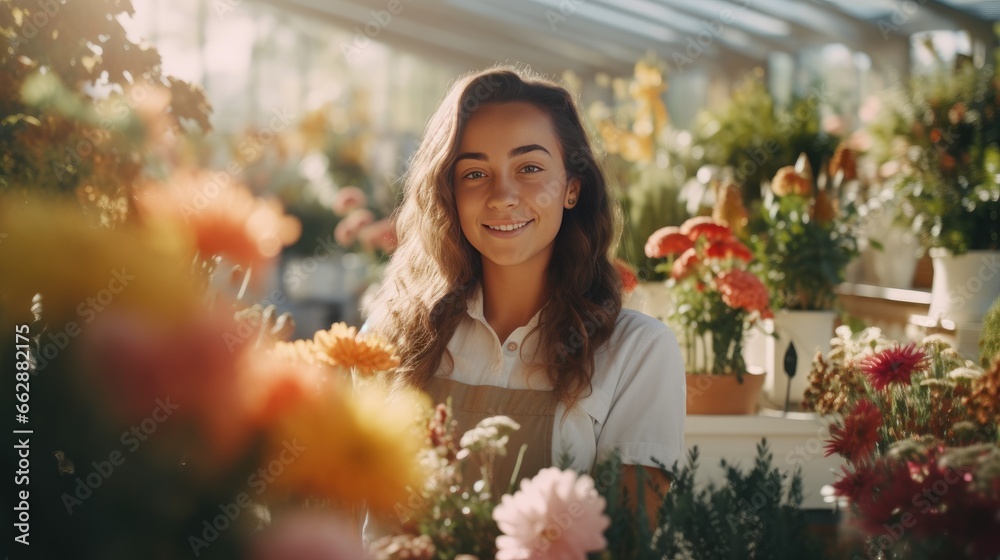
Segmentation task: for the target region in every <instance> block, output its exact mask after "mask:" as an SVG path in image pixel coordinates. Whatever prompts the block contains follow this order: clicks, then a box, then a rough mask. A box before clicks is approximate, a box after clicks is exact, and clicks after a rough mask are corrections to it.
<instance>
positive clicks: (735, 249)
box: [705, 238, 753, 262]
mask: <svg viewBox="0 0 1000 560" xmlns="http://www.w3.org/2000/svg"><path fill="white" fill-rule="evenodd" d="M705 255H706V256H707V257H710V258H714V259H724V258H726V257H734V258H737V259H740V260H741V261H743V262H750V261H751V260H752V259H753V253H751V252H750V248H749V247H747V246H746V245H744V244H743V243H741V242H740V241H738V240H737V239H735V238H729V239H722V240H720V241H713V242H712V243H710V244H709V245H708V247H706V248H705Z"/></svg>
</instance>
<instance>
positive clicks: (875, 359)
mask: <svg viewBox="0 0 1000 560" xmlns="http://www.w3.org/2000/svg"><path fill="white" fill-rule="evenodd" d="M926 360H927V355H926V354H924V351H923V350H919V349H917V346H916V344H915V343H913V342H911V343H909V344H907V345H906V346H895V347H893V348H887V349H885V350H883V351H881V352H879V353H878V354H875V355H873V356H869V357H868V358H865V359H864V360H862V361H861V364H860V365H861V371H863V372H865V374H866V375H867V376H868V381H869V382H871V384H872V387H875V389H877V390H880V391H881V390H882V389H885V388H886V387H888V386H889V385H892V384H893V383H900V384H907V383H909V382H910V376H912V375H913V372H915V371H917V370H918V369H920V368H922V367H924V365H925V364H926Z"/></svg>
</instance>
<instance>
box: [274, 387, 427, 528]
mask: <svg viewBox="0 0 1000 560" xmlns="http://www.w3.org/2000/svg"><path fill="white" fill-rule="evenodd" d="M425 401H426V398H425V397H423V396H422V395H418V394H415V393H401V394H397V395H394V396H392V397H391V398H390V397H389V396H388V395H387V394H386V393H384V392H382V391H379V390H376V389H373V388H369V387H367V386H362V387H358V388H356V389H355V390H354V391H353V393H352V391H351V389H350V387H349V386H348V385H347V384H346V383H345V382H344V381H342V380H340V379H336V378H334V379H329V380H326V381H325V382H323V383H321V385H320V387H319V388H318V389H317V390H315V391H310V392H308V393H306V394H303V395H302V396H301V399H299V400H298V401H294V400H289V401H288V402H287V403H286V406H287V409H286V410H285V411H284V414H281V415H280V416H279V417H278V418H277V419H276V420H275V421H274V422H273V423H272V424H270V425H269V426H268V429H267V432H268V433H267V436H266V437H267V444H266V449H265V452H264V453H265V455H264V456H265V458H273V459H274V460H279V457H280V461H281V463H282V468H281V474H280V476H275V477H274V478H273V482H272V483H271V484H270V485H269V486H268V488H267V494H268V495H269V496H271V497H274V498H281V497H289V496H298V497H302V498H305V497H318V498H328V499H330V500H331V501H333V502H334V503H337V504H339V505H342V506H347V507H349V506H359V505H361V504H363V503H364V504H367V506H368V507H369V509H371V510H372V511H374V512H389V511H392V508H393V506H395V505H396V504H397V503H399V502H401V501H403V500H404V499H405V498H406V496H407V488H408V487H412V488H418V487H421V486H423V483H424V481H423V478H424V473H423V472H422V471H421V469H420V468H419V467H418V465H417V464H416V461H415V458H416V457H417V453H418V451H419V449H420V444H421V442H420V441H419V438H417V437H415V436H414V428H415V426H416V423H417V422H418V421H419V419H420V418H421V416H422V415H423V416H424V417H426V415H427V414H429V412H421V411H422V410H423V409H429V408H430V404H429V403H428V402H425ZM290 449H291V450H293V451H292V452H291V453H287V451H288V450H290ZM272 462H273V461H272Z"/></svg>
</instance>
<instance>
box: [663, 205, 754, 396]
mask: <svg viewBox="0 0 1000 560" xmlns="http://www.w3.org/2000/svg"><path fill="white" fill-rule="evenodd" d="M645 252H646V256H648V257H649V258H652V259H666V260H665V262H662V263H660V264H658V265H657V268H658V269H659V270H661V271H663V272H667V273H669V274H670V278H669V279H668V280H667V287H668V289H669V290H670V293H671V298H672V300H673V305H672V307H671V310H670V313H669V314H668V317H667V322H668V323H670V324H671V325H672V326H673V327H674V328H675V330H676V331H677V332H678V338H679V339H680V340H681V350H682V352H683V353H684V357H685V359H684V363H685V365H686V367H687V372H688V379H687V386H688V401H687V406H688V413H689V414H706V413H708V414H750V413H752V412H753V411H754V409H755V407H756V403H757V397H758V396H759V393H760V388H761V386H762V385H763V382H764V376H763V373H757V374H754V375H747V374H748V373H749V372H748V371H747V365H746V362H745V361H744V358H743V339H744V336H745V335H746V333H747V330H748V329H749V328H750V327H751V326H753V325H754V324H755V323H756V322H757V321H759V320H760V319H761V318H765V317H769V316H770V315H771V311H770V304H769V298H768V295H767V288H766V287H765V286H764V284H763V282H762V281H761V280H760V278H758V277H757V275H756V274H754V273H752V272H750V270H749V265H750V262H751V260H752V258H753V255H752V253H751V251H750V248H749V247H747V246H746V245H744V244H743V243H742V242H741V241H739V240H738V239H736V237H735V236H734V235H733V232H732V230H731V229H730V228H729V226H727V225H725V224H723V223H722V222H719V221H717V220H714V219H712V218H709V217H705V216H699V217H695V218H691V219H689V220H687V221H685V222H684V223H683V224H681V226H680V227H673V226H667V227H664V228H661V229H659V230H657V231H656V232H654V233H653V235H651V236H650V237H649V240H648V241H647V243H646V247H645Z"/></svg>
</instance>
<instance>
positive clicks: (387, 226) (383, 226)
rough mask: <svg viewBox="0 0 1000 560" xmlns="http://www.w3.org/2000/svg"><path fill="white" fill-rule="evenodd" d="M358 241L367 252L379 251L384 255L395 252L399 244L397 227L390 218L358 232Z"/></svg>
mask: <svg viewBox="0 0 1000 560" xmlns="http://www.w3.org/2000/svg"><path fill="white" fill-rule="evenodd" d="M358 241H359V242H361V248H363V249H364V250H365V251H373V250H375V249H378V250H380V251H382V252H383V253H391V252H393V250H395V249H396V245H397V244H398V242H399V241H398V239H397V238H396V226H395V225H394V224H393V223H392V222H391V221H390V220H389V219H388V218H383V219H381V220H379V221H377V222H374V223H371V224H368V225H367V226H364V227H363V228H361V231H359V232H358Z"/></svg>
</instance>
